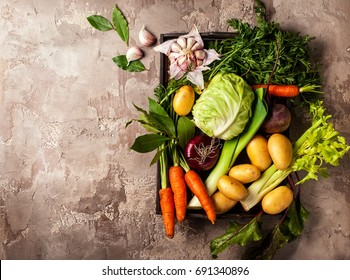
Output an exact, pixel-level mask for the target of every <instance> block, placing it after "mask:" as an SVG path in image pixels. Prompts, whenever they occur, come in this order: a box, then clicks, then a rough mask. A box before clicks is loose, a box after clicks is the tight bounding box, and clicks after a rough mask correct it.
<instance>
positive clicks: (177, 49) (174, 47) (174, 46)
mask: <svg viewBox="0 0 350 280" xmlns="http://www.w3.org/2000/svg"><path fill="white" fill-rule="evenodd" d="M181 50H182V48H181V46H180V45H179V44H178V43H173V44H172V45H171V51H172V52H177V53H178V52H180V51H181Z"/></svg>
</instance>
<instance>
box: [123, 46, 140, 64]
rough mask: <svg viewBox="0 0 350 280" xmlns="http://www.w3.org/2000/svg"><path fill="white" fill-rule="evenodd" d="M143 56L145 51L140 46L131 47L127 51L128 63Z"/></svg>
mask: <svg viewBox="0 0 350 280" xmlns="http://www.w3.org/2000/svg"><path fill="white" fill-rule="evenodd" d="M142 57H143V51H142V50H141V49H140V48H139V47H130V48H129V49H128V50H127V52H126V60H127V61H128V64H129V63H130V62H131V61H134V60H139V59H141V58H142Z"/></svg>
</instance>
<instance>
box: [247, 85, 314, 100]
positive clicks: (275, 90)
mask: <svg viewBox="0 0 350 280" xmlns="http://www.w3.org/2000/svg"><path fill="white" fill-rule="evenodd" d="M319 87H320V86H316V85H308V86H303V87H298V86H295V85H269V86H268V85H267V84H260V85H252V86H251V88H252V89H253V90H256V89H258V88H266V89H267V92H268V93H269V94H270V95H273V96H277V97H287V98H288V97H296V96H298V95H299V94H300V93H302V92H318V93H321V92H320V91H317V90H315V89H316V88H319Z"/></svg>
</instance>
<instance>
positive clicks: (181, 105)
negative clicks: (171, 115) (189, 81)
mask: <svg viewBox="0 0 350 280" xmlns="http://www.w3.org/2000/svg"><path fill="white" fill-rule="evenodd" d="M194 101H195V93H194V90H193V88H192V87H191V86H189V85H184V86H182V87H181V88H179V90H178V91H177V92H176V93H175V95H174V99H173V108H174V111H175V112H176V113H177V114H178V115H179V116H186V115H187V114H189V113H190V112H191V110H192V107H193V104H194Z"/></svg>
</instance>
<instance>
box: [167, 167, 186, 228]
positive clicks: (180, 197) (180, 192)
mask: <svg viewBox="0 0 350 280" xmlns="http://www.w3.org/2000/svg"><path fill="white" fill-rule="evenodd" d="M169 182H170V186H171V189H172V191H173V193H174V201H175V211H176V219H177V221H178V222H179V223H181V222H183V220H184V219H185V216H186V209H187V192H186V182H185V178H184V170H183V169H182V167H181V166H178V165H177V166H171V167H170V168H169Z"/></svg>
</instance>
